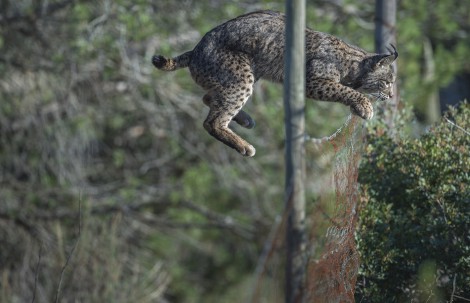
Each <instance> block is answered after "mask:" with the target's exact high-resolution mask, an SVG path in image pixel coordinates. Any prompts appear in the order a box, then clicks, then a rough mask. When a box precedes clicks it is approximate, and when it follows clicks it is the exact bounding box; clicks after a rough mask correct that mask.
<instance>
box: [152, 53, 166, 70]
mask: <svg viewBox="0 0 470 303" xmlns="http://www.w3.org/2000/svg"><path fill="white" fill-rule="evenodd" d="M167 61H168V60H167V59H166V58H165V57H163V56H161V55H158V56H157V55H155V56H153V57H152V64H153V65H154V66H155V67H156V68H158V69H163V67H164V66H165V65H166V63H167Z"/></svg>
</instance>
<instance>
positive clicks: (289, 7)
mask: <svg viewBox="0 0 470 303" xmlns="http://www.w3.org/2000/svg"><path fill="white" fill-rule="evenodd" d="M286 13H287V24H286V53H285V78H284V112H285V128H286V158H285V160H286V180H285V199H286V206H285V207H286V211H287V213H288V221H287V231H286V249H287V253H286V258H287V259H286V275H285V278H286V303H294V302H295V303H298V302H303V301H304V297H305V267H306V262H305V246H306V244H305V242H306V237H305V189H304V180H305V148H304V138H305V118H304V109H305V0H287V2H286Z"/></svg>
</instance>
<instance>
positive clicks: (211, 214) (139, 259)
mask: <svg viewBox="0 0 470 303" xmlns="http://www.w3.org/2000/svg"><path fill="white" fill-rule="evenodd" d="M431 2H432V3H429V1H428V2H425V1H416V0H414V1H409V0H403V1H400V3H399V4H400V5H399V12H398V20H399V22H398V45H397V48H398V50H399V52H400V61H399V85H400V88H401V96H402V102H403V103H404V104H409V105H410V106H413V110H414V111H415V113H417V117H418V118H420V121H433V118H432V117H433V116H432V114H429V112H432V111H433V108H434V107H432V106H428V104H431V105H432V104H433V103H432V102H430V101H429V100H432V96H433V95H434V96H435V94H436V93H437V89H438V88H439V87H440V86H445V85H446V84H447V83H449V81H451V80H452V79H453V77H454V76H455V75H457V74H460V73H465V72H467V73H468V72H469V70H470V67H469V65H468V60H466V59H467V56H468V53H469V48H470V43H469V42H470V41H469V35H468V33H469V23H470V22H469V15H470V14H469V7H468V5H465V4H462V2H461V1H457V0H454V1H431ZM307 3H308V4H307V5H308V8H307V24H308V26H309V27H312V28H315V29H317V30H320V31H325V32H329V33H332V34H335V35H338V36H340V37H342V38H343V39H345V40H346V41H348V42H352V43H354V44H356V45H359V46H361V47H363V48H365V49H367V50H370V51H372V50H373V39H372V37H373V26H374V23H373V22H374V3H373V1H346V0H344V1H341V0H337V1H307ZM256 9H274V10H281V11H283V10H284V3H283V1H231V2H227V1H217V0H203V1H200V0H198V1H195V0H185V1H150V0H138V1H136V0H134V1H129V0H115V1H111V0H101V1H85V0H83V1H73V0H50V1H47V0H44V1H42V0H40V1H30V0H19V1H12V0H2V1H0V24H1V26H0V33H1V35H0V75H1V78H0V100H1V102H0V201H1V203H0V225H1V227H0V247H2V249H1V250H0V272H1V275H0V277H1V278H0V301H2V302H24V301H31V300H32V298H33V297H35V300H36V302H50V301H51V300H52V299H53V298H55V296H56V295H57V289H58V283H59V280H60V273H61V270H62V268H63V266H64V264H65V262H66V260H67V257H68V256H69V255H70V252H71V249H72V247H73V246H74V244H75V243H76V240H77V239H78V238H79V244H78V245H77V249H76V251H74V254H73V258H71V260H70V263H69V264H68V266H67V268H66V270H65V272H64V277H63V279H62V289H61V291H60V294H59V295H60V298H61V300H62V301H63V302H69V301H80V302H221V301H223V302H239V301H240V300H241V299H240V297H242V299H246V298H249V296H250V294H251V293H252V289H251V288H252V285H253V281H254V279H255V278H256V273H255V271H254V269H255V267H256V264H257V263H258V258H259V256H260V254H261V252H262V249H263V245H264V244H265V241H266V239H267V237H268V234H269V232H270V230H271V227H272V226H273V224H275V222H277V220H279V216H280V214H281V213H282V209H283V201H282V200H283V199H282V197H283V182H284V174H283V171H284V170H283V144H284V142H283V138H284V129H283V109H282V100H281V99H282V88H281V87H280V86H279V85H273V84H270V83H267V82H263V81H261V82H260V83H259V84H258V85H257V87H256V90H255V93H254V96H253V98H252V100H251V102H250V103H249V104H248V105H247V110H248V111H249V112H250V113H251V114H252V115H253V117H255V119H256V121H257V127H256V128H255V129H254V130H251V131H248V130H243V129H237V131H239V132H240V133H241V134H242V135H243V136H244V137H245V138H247V140H248V141H250V142H252V143H253V145H254V146H256V148H257V155H256V157H255V158H254V159H245V158H242V157H240V156H239V155H237V154H236V153H234V152H233V151H232V150H230V149H227V148H226V147H225V146H223V145H222V144H220V143H219V142H216V141H215V140H213V139H212V138H211V137H210V136H209V135H207V134H206V132H205V131H204V129H203V128H202V121H203V119H204V117H205V114H206V109H205V108H204V106H203V105H202V104H201V100H200V99H201V96H202V95H203V92H202V91H201V89H199V88H198V87H196V85H195V84H194V83H193V82H192V80H191V78H190V76H189V73H188V71H187V70H181V71H177V72H175V73H168V74H164V73H162V72H159V71H156V70H154V69H153V67H152V66H151V64H150V58H151V56H152V55H153V54H155V53H161V54H164V55H176V54H179V53H181V52H183V51H185V50H188V49H191V48H192V47H193V46H194V45H195V44H196V43H197V41H198V40H199V39H200V38H201V37H202V35H203V34H204V33H205V32H206V31H208V30H210V29H211V28H212V27H214V26H216V25H217V24H219V23H221V22H223V21H225V20H227V19H229V18H232V17H235V16H237V15H239V14H242V13H245V12H248V11H253V10H256ZM429 108H431V109H429ZM348 114H349V112H348V109H346V108H344V107H341V106H337V105H334V104H327V103H317V102H313V103H310V104H309V106H308V112H307V119H308V120H307V121H308V132H309V135H311V136H313V137H321V136H325V135H328V134H331V133H332V132H333V131H334V130H335V129H337V128H338V127H339V126H341V125H342V123H343V122H344V120H345V119H346V117H347V116H348ZM410 125H411V126H410ZM407 127H408V130H409V132H410V133H419V132H420V131H421V129H422V127H421V124H418V123H415V124H409V125H408V126H407ZM307 156H308V161H307V163H308V178H307V179H308V180H307V182H308V183H307V188H308V189H309V192H308V201H310V203H309V204H310V205H311V206H310V207H311V208H312V210H313V209H314V208H315V209H317V208H320V209H321V210H322V211H321V212H318V211H316V212H313V211H312V212H311V218H310V220H311V221H313V222H324V221H322V219H324V218H325V217H326V216H327V214H328V212H329V211H331V206H330V205H329V204H328V203H327V202H325V201H323V199H319V198H318V197H320V196H321V194H330V195H332V194H333V193H330V192H329V188H330V187H329V184H330V183H331V182H330V181H331V180H330V177H329V175H328V173H327V172H328V170H329V167H330V165H331V158H332V153H331V151H325V150H324V149H321V148H318V147H317V146H315V145H313V144H312V145H308V146H307ZM79 207H80V208H81V211H79ZM79 213H81V220H79ZM316 224H317V225H318V226H317V228H316V231H315V233H316V234H317V235H322V234H324V231H325V228H326V224H327V223H316ZM79 225H81V228H80V229H79ZM323 225H325V226H323ZM79 230H80V233H79ZM79 236H80V237H79ZM312 238H315V235H312ZM279 263H281V261H279ZM277 265H279V266H281V265H282V264H274V265H273V266H272V268H271V270H272V271H276V270H277V269H276V268H277V267H278V266H277ZM273 277H276V275H273ZM268 278H269V277H267V278H266V279H268ZM269 283H270V284H269V285H270V287H269V291H265V292H263V295H264V297H265V299H266V302H277V301H281V300H282V299H281V298H282V290H280V289H282V281H279V280H277V279H272V281H271V280H270V282H269ZM273 290H274V291H273ZM240 294H242V295H240Z"/></svg>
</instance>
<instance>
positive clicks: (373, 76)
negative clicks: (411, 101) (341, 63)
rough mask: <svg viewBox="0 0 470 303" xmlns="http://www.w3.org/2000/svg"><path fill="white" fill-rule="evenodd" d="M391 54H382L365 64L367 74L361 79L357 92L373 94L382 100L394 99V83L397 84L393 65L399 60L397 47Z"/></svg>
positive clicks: (370, 58)
mask: <svg viewBox="0 0 470 303" xmlns="http://www.w3.org/2000/svg"><path fill="white" fill-rule="evenodd" d="M391 46H392V48H393V50H390V49H389V48H387V49H388V51H389V52H390V54H380V55H376V56H373V57H369V58H367V59H366V60H365V62H364V67H365V73H363V74H362V76H361V77H360V79H359V81H358V82H359V87H358V88H357V90H358V91H359V92H362V93H366V94H371V95H373V96H376V97H378V98H379V99H380V100H387V99H390V98H392V97H393V91H392V90H393V83H394V82H395V71H394V69H393V66H392V63H393V62H394V61H395V60H396V59H397V58H398V52H397V49H396V48H395V46H393V45H391Z"/></svg>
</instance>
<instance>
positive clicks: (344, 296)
mask: <svg viewBox="0 0 470 303" xmlns="http://www.w3.org/2000/svg"><path fill="white" fill-rule="evenodd" d="M362 133H363V132H362V122H361V120H360V119H359V118H357V117H356V116H352V115H350V116H349V117H348V119H347V121H346V122H345V123H344V125H343V126H342V127H341V128H339V129H338V130H337V131H336V132H335V133H334V134H333V135H331V136H328V137H324V138H321V139H312V138H308V139H307V140H308V142H307V144H314V145H318V146H320V148H321V149H322V150H324V153H325V154H326V153H328V154H329V153H330V152H331V153H333V155H334V156H333V158H332V160H331V162H332V163H331V171H330V176H331V178H330V180H331V182H330V183H331V184H330V185H329V186H328V189H324V192H322V193H320V196H321V197H320V198H319V199H318V200H319V201H320V200H321V201H322V203H318V204H319V205H318V207H314V208H312V209H310V210H309V212H311V213H307V217H312V218H313V219H312V221H314V222H311V224H310V225H309V227H307V236H308V238H309V243H307V246H308V247H309V251H308V252H307V255H308V256H307V257H308V259H309V260H308V262H307V268H306V280H307V282H306V285H307V286H306V296H305V298H306V302H315V303H317V302H319V303H334V302H338V303H339V302H354V289H355V284H356V276H357V272H358V269H359V255H358V252H357V249H356V245H355V240H354V231H355V228H356V223H357V219H358V206H359V203H358V202H359V201H358V184H357V177H358V168H359V160H360V156H361V149H362V137H363V134H362ZM331 189H334V194H333V195H332V194H331ZM325 201H326V202H325ZM325 203H326V204H328V205H329V208H330V209H332V210H330V211H328V213H329V214H326V213H327V211H325V210H322V208H323V207H324V206H322V205H320V204H323V205H324V204H325ZM318 212H323V213H325V215H324V216H323V217H324V220H326V222H315V221H318V218H319V216H318V215H317V213H318ZM320 217H321V216H320ZM286 219H287V215H286V214H283V215H282V216H280V217H279V218H278V219H277V221H276V224H275V226H274V227H273V228H272V232H271V234H270V236H269V238H268V239H267V241H266V246H265V249H264V252H263V253H262V256H261V258H260V261H259V264H258V268H257V271H256V282H255V286H254V293H253V295H252V297H251V302H257V303H258V302H284V296H283V287H284V284H283V283H284V282H283V279H284V265H283V264H284V260H283V258H284V256H285V255H284V253H285V241H284V240H285V239H284V238H285V233H284V231H285V221H286ZM325 225H327V227H326V232H323V234H321V235H318V233H317V232H316V231H315V229H319V228H320V226H325ZM320 229H323V228H320Z"/></svg>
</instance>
